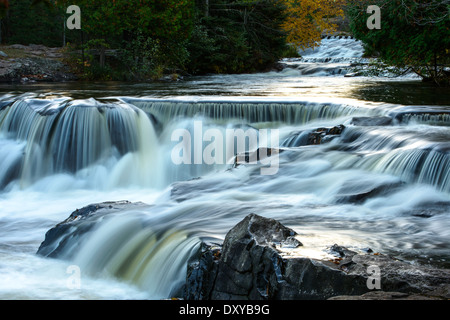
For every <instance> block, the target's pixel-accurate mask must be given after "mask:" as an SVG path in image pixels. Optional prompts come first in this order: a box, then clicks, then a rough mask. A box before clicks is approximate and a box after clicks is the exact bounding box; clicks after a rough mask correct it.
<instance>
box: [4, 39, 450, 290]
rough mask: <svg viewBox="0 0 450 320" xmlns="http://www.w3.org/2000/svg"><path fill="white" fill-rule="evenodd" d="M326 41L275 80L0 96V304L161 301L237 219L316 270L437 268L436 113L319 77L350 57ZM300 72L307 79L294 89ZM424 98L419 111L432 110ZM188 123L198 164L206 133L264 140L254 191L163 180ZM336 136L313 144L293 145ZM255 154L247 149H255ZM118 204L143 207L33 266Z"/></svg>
mask: <svg viewBox="0 0 450 320" xmlns="http://www.w3.org/2000/svg"><path fill="white" fill-rule="evenodd" d="M326 40H327V41H324V44H323V46H322V47H321V48H319V49H317V50H316V51H314V52H310V53H309V54H305V55H304V56H305V57H304V59H306V58H308V59H313V58H314V59H315V60H314V61H312V60H309V61H295V62H292V61H291V62H290V63H291V65H290V68H287V69H285V70H283V71H281V72H270V73H265V74H251V75H218V76H209V77H199V78H193V79H191V80H188V81H186V82H184V83H163V84H161V83H157V84H148V85H143V84H137V85H133V84H119V85H117V87H116V89H111V87H106V86H101V85H98V84H97V85H92V88H81V89H76V88H72V89H70V90H66V89H67V88H66V89H65V88H58V87H57V86H55V87H50V90H49V87H48V86H43V87H37V88H28V89H27V88H19V89H17V90H12V89H11V90H10V92H8V93H6V94H4V95H3V96H2V97H1V98H0V163H1V165H0V188H1V192H0V257H1V259H0V275H1V276H0V299H165V298H169V297H172V296H174V295H177V294H178V293H179V290H180V289H181V288H182V285H183V281H184V276H185V272H186V263H187V261H188V259H189V257H190V255H192V254H193V252H195V251H196V250H197V249H198V246H199V244H200V241H202V240H204V241H209V242H217V243H220V242H221V240H222V239H223V237H224V236H225V234H226V232H227V231H228V230H229V229H230V228H231V227H233V226H234V225H235V224H236V223H237V222H239V221H240V220H242V218H243V217H245V216H246V215H248V214H250V213H257V214H259V215H262V216H266V217H270V218H275V219H278V220H280V221H281V222H282V223H284V224H285V225H287V226H289V227H291V228H293V229H294V230H295V231H297V232H298V233H299V237H300V238H301V240H302V243H303V244H304V245H305V248H306V249H308V250H310V252H315V253H317V254H320V252H323V250H324V249H326V248H327V247H328V246H330V245H333V244H334V243H338V244H340V245H343V246H346V247H349V248H352V249H354V250H362V249H366V248H371V249H372V250H374V251H378V252H383V253H389V254H392V255H394V256H396V257H400V258H403V259H406V260H408V261H412V262H414V263H425V264H432V265H436V266H441V267H442V266H444V267H448V262H449V257H450V254H449V246H450V242H449V239H450V234H449V230H450V223H449V221H450V219H449V214H450V210H449V209H450V198H449V194H450V176H449V172H450V153H449V150H450V149H449V144H448V141H450V130H449V128H450V118H449V114H450V113H449V111H448V110H449V106H447V105H445V104H442V103H440V100H438V102H436V103H434V104H431V103H426V102H421V100H420V99H418V98H415V99H414V101H415V103H409V102H408V101H407V100H404V99H405V98H404V96H403V95H402V94H398V93H397V92H394V93H390V92H389V90H386V89H385V88H396V89H399V91H398V92H401V91H402V90H403V86H404V82H405V83H406V81H415V80H414V79H409V80H405V79H402V80H401V81H400V82H399V83H393V82H392V80H386V79H379V81H380V82H379V83H376V84H375V83H374V79H369V78H344V77H343V75H344V73H343V72H340V73H339V72H331V73H330V72H325V73H324V72H323V70H332V68H335V67H336V66H331V64H335V63H339V64H342V66H340V67H343V64H345V65H348V64H349V61H353V60H352V59H357V58H360V57H361V55H362V51H361V47H360V45H359V44H358V43H357V42H355V41H354V40H353V39H326ZM328 40H329V41H328ZM339 48H340V49H339ZM327 57H328V58H330V57H332V58H334V59H335V60H334V61H331V60H327V59H326V58H327ZM285 62H286V61H285ZM311 63H314V64H315V68H319V69H320V70H319V69H316V71H312V69H311V71H312V73H310V74H308V75H305V74H304V71H305V68H310V67H311ZM288 64H289V63H288ZM340 67H339V68H340ZM327 68H328V69H327ZM333 70H334V69H333ZM411 85H414V86H420V84H417V83H413V84H411ZM68 88H71V87H70V85H68ZM421 88H422V87H421ZM369 89H370V90H369ZM354 90H356V91H357V93H358V94H355V91H354ZM365 90H368V91H370V95H368V96H367V97H365V98H364V99H363V98H362V97H361V95H362V94H361V92H365ZM422 90H423V91H424V92H427V91H428V90H431V89H427V88H422ZM431 96H433V97H431V98H430V97H429V96H426V97H424V99H426V100H427V101H429V100H433V99H434V98H436V99H440V98H439V96H438V95H434V94H431ZM374 97H375V98H374ZM380 97H381V98H380ZM392 97H395V99H392ZM408 99H409V98H408ZM399 100H401V101H404V102H403V103H400V102H399ZM443 100H445V97H444V98H443ZM358 119H359V120H358ZM358 121H359V122H358ZM378 121H381V122H378ZM198 123H201V125H202V126H201V128H202V129H201V130H200V131H201V132H200V133H201V134H202V135H201V138H203V139H202V141H201V142H200V143H199V144H198V145H197V146H200V149H201V151H203V149H206V148H207V147H208V146H210V144H211V143H212V140H208V139H204V138H205V133H208V132H210V133H211V132H213V133H216V138H217V137H221V136H225V135H226V134H225V133H226V132H227V130H238V129H242V130H243V132H248V134H250V133H255V135H256V137H257V138H258V139H259V138H260V137H261V132H263V131H262V130H268V131H270V130H277V134H278V135H277V137H278V145H275V146H272V147H280V148H281V149H282V150H283V152H281V153H280V154H277V156H278V157H279V158H278V159H277V160H278V163H277V164H278V167H277V169H278V170H277V171H276V174H274V175H261V170H260V169H261V163H259V164H247V165H240V166H237V167H235V166H234V164H233V163H221V164H207V163H205V162H201V163H198V164H195V161H194V160H195V159H194V158H192V163H191V164H182V165H177V164H175V163H174V161H173V157H171V154H172V151H173V150H174V148H175V147H176V146H177V145H178V144H179V141H178V140H177V141H174V140H173V133H174V132H175V131H176V130H180V132H184V133H186V134H187V135H189V136H191V135H192V137H195V134H196V128H198V127H196V125H197V124H198ZM380 123H381V124H380ZM339 125H342V126H343V127H344V128H345V129H344V130H343V132H342V133H341V134H339V135H337V136H335V137H332V139H330V140H329V141H328V142H326V143H323V144H320V145H310V144H307V143H306V142H307V141H308V139H307V137H308V135H309V134H310V133H312V132H314V131H315V130H317V129H318V128H330V127H334V126H339ZM208 130H210V131H208ZM256 141H257V142H258V144H253V145H252V144H251V143H249V144H248V145H247V148H248V149H253V150H254V149H255V148H258V147H261V141H260V140H256ZM189 146H190V147H191V148H192V150H191V151H192V152H191V155H192V157H194V155H195V153H196V149H195V148H194V144H193V143H192V144H191V145H189ZM222 147H223V148H226V145H225V144H223V145H222ZM185 150H187V149H185ZM224 151H226V150H224ZM216 152H217V150H216ZM224 153H225V152H224ZM121 200H128V201H131V202H136V203H143V205H142V206H137V207H133V208H129V209H128V210H126V211H124V212H117V213H114V214H110V215H106V216H105V217H101V218H99V219H98V220H93V221H92V226H93V228H92V230H91V231H90V232H88V233H86V234H83V235H81V236H80V237H78V236H77V233H76V232H77V230H70V231H69V232H68V234H67V236H68V240H67V243H68V244H69V246H67V248H71V249H70V250H69V249H66V250H65V251H64V252H62V253H61V255H60V256H59V258H56V259H55V258H49V257H43V256H41V255H37V254H36V252H37V250H38V248H39V246H40V244H41V242H42V241H43V240H44V237H45V233H46V232H47V231H48V230H49V229H50V228H52V227H53V226H55V225H56V224H58V223H60V222H61V221H63V220H65V219H66V218H67V217H68V216H69V215H70V214H71V213H72V212H74V211H75V210H76V209H80V208H82V207H85V206H87V205H89V204H94V203H101V202H105V201H121ZM77 270H78V271H80V272H81V275H80V276H81V278H80V283H79V286H73V283H72V282H71V280H73V276H74V275H76V271H77ZM74 272H75V273H74Z"/></svg>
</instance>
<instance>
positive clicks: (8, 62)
mask: <svg viewBox="0 0 450 320" xmlns="http://www.w3.org/2000/svg"><path fill="white" fill-rule="evenodd" d="M76 79H77V77H76V75H74V74H73V73H71V72H70V68H69V66H67V65H66V64H65V63H64V59H63V52H62V49H61V48H49V47H46V46H43V45H29V46H24V45H20V44H14V45H9V46H0V83H33V82H60V81H70V80H76Z"/></svg>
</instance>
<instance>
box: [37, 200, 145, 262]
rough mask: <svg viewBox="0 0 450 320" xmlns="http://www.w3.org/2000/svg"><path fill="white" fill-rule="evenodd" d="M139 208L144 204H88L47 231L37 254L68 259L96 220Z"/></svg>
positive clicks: (124, 202)
mask: <svg viewBox="0 0 450 320" xmlns="http://www.w3.org/2000/svg"><path fill="white" fill-rule="evenodd" d="M140 206H146V204H144V203H140V202H138V203H132V202H129V201H114V202H102V203H96V204H90V205H88V206H86V207H83V208H81V209H76V210H75V211H74V212H72V213H71V215H70V216H69V217H68V218H67V219H66V220H64V221H62V222H60V223H58V224H57V225H56V226H54V227H53V228H51V229H50V230H48V231H47V233H46V234H45V239H44V241H43V242H42V243H41V245H40V246H39V249H38V250H37V254H38V255H41V256H44V257H50V258H62V259H70V258H71V257H72V256H73V255H74V254H75V253H76V250H73V249H75V248H77V247H79V246H80V242H81V238H82V237H83V235H84V234H86V233H87V232H89V231H90V230H91V229H92V228H93V227H94V226H95V223H96V222H97V221H98V219H101V218H102V217H103V216H105V215H106V214H111V213H114V212H118V211H124V210H129V209H133V208H136V207H140Z"/></svg>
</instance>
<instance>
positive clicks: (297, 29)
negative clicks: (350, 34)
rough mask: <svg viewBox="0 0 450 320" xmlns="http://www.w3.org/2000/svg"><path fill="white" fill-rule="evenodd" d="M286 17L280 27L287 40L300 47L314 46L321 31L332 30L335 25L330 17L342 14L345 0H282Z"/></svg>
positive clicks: (318, 40) (318, 39)
mask: <svg viewBox="0 0 450 320" xmlns="http://www.w3.org/2000/svg"><path fill="white" fill-rule="evenodd" d="M284 1H285V3H286V6H287V9H286V10H287V15H288V17H287V19H286V21H285V22H284V23H283V25H282V27H283V29H284V30H285V31H286V32H287V35H288V36H287V41H288V42H290V43H293V44H295V45H297V46H299V47H300V48H302V49H305V48H307V47H314V46H316V45H318V43H319V42H320V39H321V36H322V33H323V32H328V33H330V32H333V31H335V29H336V25H335V24H333V23H332V21H331V19H332V18H335V17H338V16H343V14H344V12H343V4H344V3H345V0H284Z"/></svg>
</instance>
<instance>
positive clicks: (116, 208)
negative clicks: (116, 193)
mask: <svg viewBox="0 0 450 320" xmlns="http://www.w3.org/2000/svg"><path fill="white" fill-rule="evenodd" d="M142 206H144V207H145V206H146V205H145V204H143V203H130V202H127V201H123V202H107V203H99V204H92V205H89V206H86V207H85V208H82V209H77V210H76V211H74V212H73V213H72V214H71V215H70V216H69V217H68V218H67V219H66V220H65V221H63V222H61V223H59V224H58V225H56V226H55V227H54V228H52V229H50V230H49V231H48V232H47V234H46V236H45V240H44V241H43V242H42V244H41V246H40V248H39V250H38V252H37V253H38V254H39V255H42V256H46V257H52V258H60V259H70V257H71V256H72V255H73V254H75V253H76V248H77V241H78V240H79V239H80V237H81V236H82V234H83V233H87V232H90V230H92V226H93V225H94V223H95V222H96V221H99V219H101V217H103V216H105V215H107V214H111V213H118V212H121V211H126V210H130V209H133V208H136V207H142ZM73 230H75V231H73ZM68 248H69V249H70V250H67V249H68ZM200 248H201V249H200V250H199V252H198V253H197V254H196V255H194V256H193V257H191V259H190V261H189V263H188V267H187V275H186V283H185V285H184V287H183V289H182V290H180V293H179V295H180V296H179V298H182V299H186V300H228V299H249V300H326V299H344V300H355V299H357V300H393V299H424V300H425V299H449V298H450V270H447V269H438V268H431V267H426V266H420V265H413V264H410V263H408V262H404V261H400V260H398V259H396V258H394V257H389V256H387V255H384V254H382V253H377V252H373V251H372V250H370V249H366V250H365V251H364V252H356V251H352V250H349V249H347V248H345V247H342V246H340V245H338V244H334V245H330V246H329V247H327V248H324V250H323V252H316V255H314V256H311V251H310V250H309V248H307V247H304V246H303V244H302V242H301V238H300V236H299V235H298V234H296V232H295V231H294V230H292V229H290V228H288V227H286V226H284V225H282V224H281V223H280V222H279V221H276V220H274V219H268V218H264V217H261V216H259V215H256V214H251V215H248V216H246V217H245V218H244V219H243V220H242V221H241V222H239V223H238V224H237V225H235V227H233V228H232V229H231V230H230V231H229V232H228V233H227V235H226V237H225V239H224V241H223V243H222V244H212V243H206V242H202V244H201V246H200ZM317 253H319V254H320V257H317Z"/></svg>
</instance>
